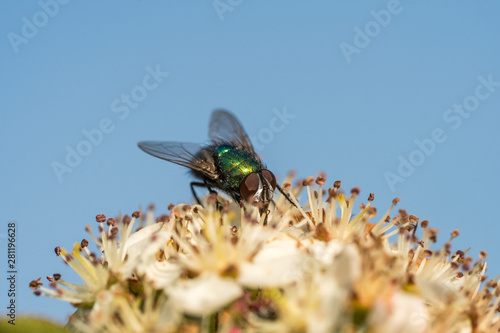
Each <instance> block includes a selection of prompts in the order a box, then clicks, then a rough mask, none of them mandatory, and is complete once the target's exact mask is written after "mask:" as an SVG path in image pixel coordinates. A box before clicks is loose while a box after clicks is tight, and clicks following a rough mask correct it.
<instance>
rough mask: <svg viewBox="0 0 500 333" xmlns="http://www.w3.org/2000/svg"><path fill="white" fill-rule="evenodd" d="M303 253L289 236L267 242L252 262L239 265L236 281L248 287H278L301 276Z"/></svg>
mask: <svg viewBox="0 0 500 333" xmlns="http://www.w3.org/2000/svg"><path fill="white" fill-rule="evenodd" d="M304 266H305V263H304V254H303V253H301V251H300V249H299V248H298V247H297V242H296V241H295V240H293V239H291V238H289V237H284V238H283V239H279V240H275V241H273V242H270V243H267V244H266V245H264V247H263V248H262V249H261V251H260V252H259V253H258V254H257V255H256V256H255V258H254V259H253V260H252V262H243V263H241V265H240V275H239V277H238V281H239V282H240V283H241V284H243V285H245V286H248V287H278V286H283V285H285V284H288V283H290V282H292V281H295V280H297V279H300V278H301V272H302V271H303V270H304V269H307V267H304Z"/></svg>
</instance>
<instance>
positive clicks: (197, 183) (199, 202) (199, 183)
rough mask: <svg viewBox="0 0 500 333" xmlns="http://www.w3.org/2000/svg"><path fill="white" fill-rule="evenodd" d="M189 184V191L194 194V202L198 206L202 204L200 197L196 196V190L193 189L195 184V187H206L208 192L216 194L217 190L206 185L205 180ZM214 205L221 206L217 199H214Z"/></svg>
mask: <svg viewBox="0 0 500 333" xmlns="http://www.w3.org/2000/svg"><path fill="white" fill-rule="evenodd" d="M189 185H190V187H191V192H192V193H193V196H194V198H195V199H196V202H197V203H198V204H199V205H200V206H203V205H202V204H201V201H200V198H198V195H197V194H196V191H195V190H194V187H195V186H196V187H203V188H206V189H208V191H209V192H210V193H215V194H217V192H216V191H214V190H212V187H210V185H208V184H207V183H206V182H203V183H201V182H191V184H189ZM216 207H217V209H219V207H221V203H220V202H219V200H217V201H216Z"/></svg>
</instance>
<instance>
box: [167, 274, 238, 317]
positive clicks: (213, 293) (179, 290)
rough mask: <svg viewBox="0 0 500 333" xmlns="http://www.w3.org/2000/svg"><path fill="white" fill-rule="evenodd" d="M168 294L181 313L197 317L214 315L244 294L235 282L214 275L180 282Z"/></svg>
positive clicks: (169, 289) (168, 290) (204, 275)
mask: <svg viewBox="0 0 500 333" xmlns="http://www.w3.org/2000/svg"><path fill="white" fill-rule="evenodd" d="M166 292H167V293H168V294H169V295H170V297H171V299H172V301H173V302H174V303H176V304H177V306H178V307H179V308H180V310H181V311H183V312H185V313H187V314H191V315H197V316H203V315H208V314H211V313H214V312H216V311H218V310H219V309H221V308H223V307H224V306H226V305H228V304H229V303H231V302H232V301H234V300H235V299H237V298H238V297H240V296H241V295H242V294H243V291H242V289H241V287H240V286H239V285H238V284H237V283H236V282H235V281H234V280H232V279H228V278H221V277H219V276H218V275H216V274H213V273H204V274H202V275H200V276H198V277H197V278H195V279H192V280H188V281H183V282H179V283H177V284H176V285H175V286H173V287H171V288H168V289H167V290H166Z"/></svg>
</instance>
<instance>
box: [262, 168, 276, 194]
mask: <svg viewBox="0 0 500 333" xmlns="http://www.w3.org/2000/svg"><path fill="white" fill-rule="evenodd" d="M261 173H262V176H263V177H264V178H265V179H266V180H267V181H268V182H269V184H271V187H272V190H273V191H274V189H275V188H276V177H274V174H273V173H272V172H271V171H269V170H267V169H262V170H261Z"/></svg>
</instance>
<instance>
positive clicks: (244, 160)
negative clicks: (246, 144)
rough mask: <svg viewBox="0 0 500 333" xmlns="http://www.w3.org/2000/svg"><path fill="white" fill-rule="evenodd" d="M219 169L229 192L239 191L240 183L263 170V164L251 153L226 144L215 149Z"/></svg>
mask: <svg viewBox="0 0 500 333" xmlns="http://www.w3.org/2000/svg"><path fill="white" fill-rule="evenodd" d="M214 153H215V160H216V164H217V168H218V169H219V171H220V173H221V176H222V177H221V178H222V179H223V181H224V184H223V186H224V188H225V189H226V190H228V191H239V187H240V183H241V181H242V180H243V178H245V177H246V176H247V175H249V174H250V173H252V172H257V171H260V170H261V169H262V163H261V162H260V160H259V159H258V158H257V157H256V156H255V155H254V154H253V153H251V152H248V151H246V150H243V149H239V148H236V147H234V146H231V145H228V144H224V145H220V146H218V147H216V148H215V152H214Z"/></svg>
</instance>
